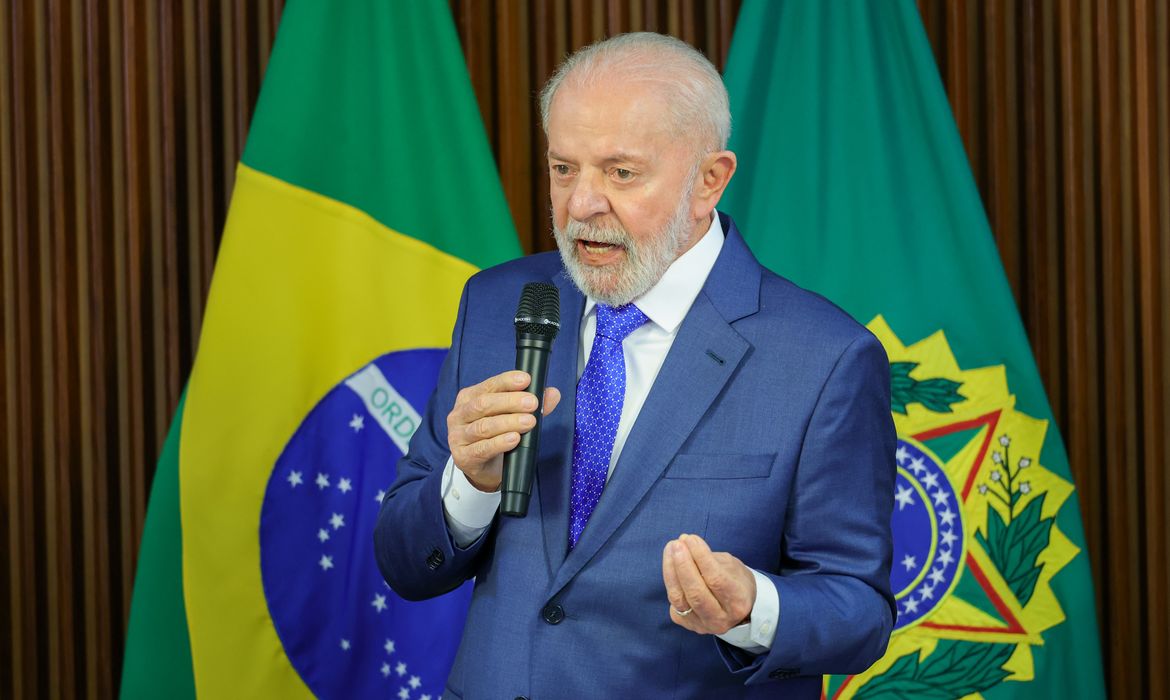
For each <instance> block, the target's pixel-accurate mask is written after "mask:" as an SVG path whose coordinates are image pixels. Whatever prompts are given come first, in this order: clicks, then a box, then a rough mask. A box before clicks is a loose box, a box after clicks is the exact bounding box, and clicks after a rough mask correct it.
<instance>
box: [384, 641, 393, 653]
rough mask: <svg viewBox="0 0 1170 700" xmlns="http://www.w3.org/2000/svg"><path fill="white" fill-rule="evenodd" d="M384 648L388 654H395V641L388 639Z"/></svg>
mask: <svg viewBox="0 0 1170 700" xmlns="http://www.w3.org/2000/svg"><path fill="white" fill-rule="evenodd" d="M382 648H383V649H385V650H386V653H387V654H393V653H394V640H393V639H387V640H386V643H385V644H383V645H382Z"/></svg>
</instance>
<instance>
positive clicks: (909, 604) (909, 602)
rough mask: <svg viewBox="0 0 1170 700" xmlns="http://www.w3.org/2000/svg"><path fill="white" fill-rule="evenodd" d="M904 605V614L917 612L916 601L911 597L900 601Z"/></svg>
mask: <svg viewBox="0 0 1170 700" xmlns="http://www.w3.org/2000/svg"><path fill="white" fill-rule="evenodd" d="M902 605H904V606H905V607H906V614H907V615H910V614H913V613H916V612H918V601H917V600H914V599H913V598H907V599H906V602H904V603H902Z"/></svg>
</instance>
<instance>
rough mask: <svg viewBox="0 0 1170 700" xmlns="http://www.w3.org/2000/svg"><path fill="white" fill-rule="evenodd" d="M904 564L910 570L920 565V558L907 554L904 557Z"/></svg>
mask: <svg viewBox="0 0 1170 700" xmlns="http://www.w3.org/2000/svg"><path fill="white" fill-rule="evenodd" d="M902 566H904V567H906V570H907V571H909V570H911V569H914V568H917V567H918V560H917V559H915V558H914V557H912V556H910V555H909V554H907V555H906V556H904V557H902Z"/></svg>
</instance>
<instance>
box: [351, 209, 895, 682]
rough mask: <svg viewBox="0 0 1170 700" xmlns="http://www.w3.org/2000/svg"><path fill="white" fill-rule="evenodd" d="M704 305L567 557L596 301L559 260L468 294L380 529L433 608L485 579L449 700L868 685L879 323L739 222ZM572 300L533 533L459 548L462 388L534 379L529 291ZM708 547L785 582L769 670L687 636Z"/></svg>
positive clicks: (885, 493)
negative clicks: (447, 485) (680, 556)
mask: <svg viewBox="0 0 1170 700" xmlns="http://www.w3.org/2000/svg"><path fill="white" fill-rule="evenodd" d="M723 227H724V230H725V231H728V233H727V237H726V240H725V242H724V244H723V248H722V250H721V251H720V254H719V258H718V260H717V261H716V263H715V266H714V268H713V269H712V271H711V274H710V276H709V278H708V279H707V282H706V284H705V286H704V287H703V290H702V292H700V294H699V296H698V297H697V298H696V299H695V302H694V305H693V306H692V307H691V310H690V312H689V313H688V314H687V316H686V319H685V320H684V321H683V323H682V325H681V327H680V328H679V331H678V336H677V337H676V339H675V341H674V345H673V346H672V347H671V349H670V352H669V354H668V355H667V357H666V360H665V361H664V363H663V365H662V369H661V370H660V372H659V374H658V378H657V380H656V381H655V383H654V386H653V388H652V389H651V391H650V394H649V396H648V398H647V399H646V402H645V404H644V406H643V408H642V412H641V413H640V414H639V416H638V418H637V421H636V422H635V424H634V426H633V428H632V429H631V431H630V434H629V438H628V440H627V442H626V444H625V448H624V449H623V450H622V453H621V457H620V459H619V460H618V463H617V465H616V467H615V468H614V471H613V474H612V477H611V478H610V480H609V483H608V484H607V485H606V487H605V491H604V492H603V493H602V496H601V500H600V502H599V503H598V505H597V509H596V510H595V511H594V513H593V515H592V518H591V519H590V521H589V523H588V525H587V526H586V528H585V531H584V533H583V534H582V536H581V539H580V541H579V543H578V544H577V546H576V547H575V548H574V549H573V551H572V552H569V551H568V518H569V488H570V460H571V456H572V448H573V413H574V411H573V404H574V387H575V385H576V379H577V357H578V342H579V340H578V339H579V337H580V328H579V326H580V320H581V314H582V310H583V308H584V297H583V296H582V294H581V293H580V292H579V291H578V290H577V289H576V288H575V287H574V285H573V284H572V282H571V281H570V280H569V279H568V278H567V277H566V276H565V274H564V273H563V272H562V268H561V262H560V258H559V256H558V255H557V254H556V253H546V254H541V255H534V256H530V257H526V258H522V259H519V260H515V261H512V262H509V263H506V264H504V265H500V266H498V267H495V268H492V269H489V270H484V271H483V272H480V273H479V274H477V275H475V276H474V277H472V279H471V280H470V281H468V283H467V286H466V288H465V289H464V292H463V298H462V301H461V302H460V307H459V316H458V320H457V321H456V324H455V329H454V333H453V336H452V339H451V351H450V353H449V355H448V356H447V359H446V362H445V364H444V365H443V369H442V372H441V374H440V377H439V384H438V388H437V390H436V391H435V394H434V395H433V396H432V397H431V401H430V403H429V405H428V407H427V409H426V414H425V416H424V421H423V424H422V426H421V427H420V428H419V430H418V432H417V433H416V434H415V435H414V438H413V440H412V441H411V443H410V450H409V453H408V455H407V456H406V457H405V458H403V460H402V461H401V463H400V464H399V466H398V478H397V480H396V482H395V483H394V485H393V487H392V488H391V490H390V491H389V493H388V494H387V495H386V498H385V501H384V502H383V505H382V509H381V512H380V514H379V517H378V523H377V526H376V529H375V533H374V539H375V550H376V555H377V559H378V564H379V567H380V568H381V571H382V573H383V575H384V576H385V577H386V581H387V582H389V584H390V585H391V586H392V587H393V589H394V590H395V591H396V592H397V593H398V594H399V595H401V596H403V597H405V598H408V599H422V598H428V597H431V596H435V595H439V594H441V593H443V592H445V591H449V590H451V589H453V588H455V587H457V586H458V585H460V584H461V583H463V582H464V581H465V580H467V579H469V578H471V577H475V592H474V595H473V597H472V602H471V609H470V612H469V616H468V620H467V625H466V627H465V629H464V632H463V639H462V642H461V644H460V647H459V652H458V656H457V658H456V661H455V666H454V668H453V670H452V672H451V675H450V677H449V679H448V684H447V690H446V694H445V696H446V697H460V698H466V699H468V700H470V699H473V698H492V699H493V700H494V699H496V698H512V697H516V696H528V697H530V698H534V699H544V698H594V697H596V698H626V697H647V698H659V697H677V698H715V697H735V698H754V697H769V698H775V697H799V698H815V697H819V695H820V687H821V675H822V674H828V673H858V672H861V671H863V670H864V669H865V668H867V667H868V666H869V665H870V664H871V663H873V662H874V661H875V660H877V659H878V658H879V657H880V656H881V655H882V653H883V652H884V650H885V648H886V643H887V640H888V638H889V634H890V630H891V628H892V626H893V615H894V608H893V596H892V595H891V592H890V584H889V574H890V559H891V556H892V555H891V551H892V542H891V534H890V517H891V512H892V508H893V488H894V475H895V462H894V451H895V434H894V427H893V423H892V420H891V417H890V396H889V386H890V382H889V365H888V361H887V358H886V354H885V352H884V350H883V349H882V346H881V345H880V343H879V342H878V341H877V339H875V338H874V336H873V335H871V334H870V333H869V332H868V331H867V330H866V329H865V328H863V327H862V326H860V325H859V324H857V323H856V322H855V321H853V320H852V319H851V318H850V317H849V316H847V315H846V314H845V313H844V312H842V311H841V310H840V309H838V308H836V307H835V306H833V305H832V304H830V303H829V302H827V301H826V300H825V299H823V298H821V297H819V296H817V295H815V294H812V293H810V292H807V291H804V290H802V289H800V288H799V287H797V286H795V285H793V284H792V283H790V282H788V281H787V280H785V279H783V278H781V277H778V276H777V275H775V274H773V273H771V272H769V271H768V270H766V269H764V268H763V267H761V266H760V264H759V263H758V262H756V260H755V258H754V257H753V256H752V254H751V252H750V251H749V250H748V248H747V246H746V245H745V244H744V242H743V239H742V238H741V237H740V235H739V232H738V231H737V230H736V229H735V226H734V224H732V223H731V221H730V219H729V218H726V217H724V218H723ZM532 281H550V282H552V283H554V284H556V285H557V287H559V288H560V294H561V319H562V329H561V333H560V337H559V338H558V339H557V341H556V343H555V345H554V348H553V352H552V357H551V360H550V367H549V385H550V386H555V387H558V388H559V389H560V390H561V393H562V396H563V399H562V402H561V405H560V406H559V407H557V409H556V410H555V411H554V412H553V413H552V414H551V415H550V416H549V417H548V418H546V419H545V421H544V423H543V429H542V434H541V438H540V458H539V462H538V466H537V469H538V471H537V476H536V483H535V484H534V485H533V497H532V503H531V506H530V509H529V513H528V516H527V517H526V518H503V517H500V516H497V518H496V520H495V522H494V523H493V524H492V526H491V527H490V528H489V530H488V531H487V533H485V534H484V536H482V537H481V538H480V539H479V540H478V541H476V542H475V543H473V544H472V545H471V546H470V547H468V548H467V549H460V548H458V547H457V546H456V545H455V544H454V542H453V541H452V539H451V537H450V535H449V533H448V531H447V526H446V522H445V520H444V516H443V505H442V501H441V498H440V481H441V478H442V473H443V468H444V465H445V464H446V462H447V458H448V456H449V452H448V448H447V427H446V426H447V424H446V416H447V414H448V413H449V412H450V410H451V407H452V406H453V405H454V401H455V394H456V393H457V392H458V391H459V389H460V388H462V387H466V386H470V385H473V384H476V383H478V382H481V381H483V380H484V379H486V378H488V377H490V376H492V375H495V374H498V373H499V372H502V371H504V370H507V369H510V368H512V367H514V366H515V364H514V363H515V335H514V331H513V327H512V316H513V313H514V310H515V304H516V300H517V299H518V298H519V297H520V290H521V288H522V287H523V285H524V284H525V283H527V282H532ZM680 533H695V534H698V535H701V536H702V537H704V538H705V539H706V540H707V542H708V543H709V544H710V546H711V548H712V549H713V550H715V551H727V552H731V553H732V554H734V555H735V556H737V557H739V558H740V559H741V560H743V561H744V563H746V564H747V565H748V566H750V567H753V568H755V569H757V570H759V571H761V572H764V573H766V574H767V575H768V576H769V577H770V578H771V580H772V581H773V582H774V583H775V584H776V589H777V591H778V592H779V597H780V618H779V624H778V625H777V631H776V636H775V641H773V643H772V647H771V650H770V651H769V652H768V653H765V654H761V655H760V656H758V657H752V656H750V655H748V654H746V653H744V652H742V651H741V650H738V649H736V648H734V647H731V646H729V645H727V644H725V643H723V642H720V641H718V640H716V639H715V638H714V637H711V636H702V635H697V634H695V633H693V632H690V631H687V630H685V629H683V628H681V627H678V626H677V625H675V624H674V623H673V622H672V621H671V620H670V616H669V613H668V607H667V605H668V602H667V599H666V593H665V588H664V585H663V582H662V550H663V547H664V546H665V544H666V542H668V541H669V540H671V539H672V538H675V537H677V536H678V535H679V534H680Z"/></svg>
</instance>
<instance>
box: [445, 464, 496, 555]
mask: <svg viewBox="0 0 1170 700" xmlns="http://www.w3.org/2000/svg"><path fill="white" fill-rule="evenodd" d="M440 492H441V494H442V496H443V516H444V517H445V518H446V520H447V530H449V531H450V533H451V539H453V540H455V545H456V546H457V547H459V548H460V549H466V548H467V547H468V546H470V545H471V543H473V542H475V541H476V540H478V539H479V536H480V535H482V534H483V533H484V532H485V531H486V530H487V529H488V526H489V525H491V524H492V519H494V518H495V517H496V510H498V509H499V507H500V492H499V491H494V492H492V493H487V492H484V491H480V490H479V489H477V488H475V486H474V485H472V483H471V482H470V481H468V480H467V475H466V474H464V473H463V470H461V469H459V468H457V467H456V466H455V460H453V459H451V458H450V457H448V458H447V466H446V467H444V468H443V480H442V485H441V486H440Z"/></svg>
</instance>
